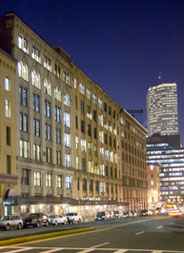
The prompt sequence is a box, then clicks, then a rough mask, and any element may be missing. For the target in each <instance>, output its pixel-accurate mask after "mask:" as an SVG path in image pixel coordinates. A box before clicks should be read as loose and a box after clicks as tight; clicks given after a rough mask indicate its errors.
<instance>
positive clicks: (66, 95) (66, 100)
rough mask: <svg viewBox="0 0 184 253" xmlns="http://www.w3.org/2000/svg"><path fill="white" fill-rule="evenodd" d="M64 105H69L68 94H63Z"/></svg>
mask: <svg viewBox="0 0 184 253" xmlns="http://www.w3.org/2000/svg"><path fill="white" fill-rule="evenodd" d="M64 105H66V106H70V96H69V94H65V95H64Z"/></svg>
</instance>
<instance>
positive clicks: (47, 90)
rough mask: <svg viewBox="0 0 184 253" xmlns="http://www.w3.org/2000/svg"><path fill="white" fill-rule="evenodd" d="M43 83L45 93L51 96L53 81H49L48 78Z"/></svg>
mask: <svg viewBox="0 0 184 253" xmlns="http://www.w3.org/2000/svg"><path fill="white" fill-rule="evenodd" d="M43 85H44V93H46V94H48V95H49V96H51V82H50V81H48V80H47V79H45V80H44V81H43Z"/></svg>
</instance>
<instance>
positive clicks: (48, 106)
mask: <svg viewBox="0 0 184 253" xmlns="http://www.w3.org/2000/svg"><path fill="white" fill-rule="evenodd" d="M44 115H45V116H46V117H48V118H51V103H50V102H49V101H47V100H45V107H44Z"/></svg>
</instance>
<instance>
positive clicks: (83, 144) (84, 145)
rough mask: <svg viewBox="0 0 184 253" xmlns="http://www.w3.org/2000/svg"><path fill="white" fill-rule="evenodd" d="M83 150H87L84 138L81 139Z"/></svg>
mask: <svg viewBox="0 0 184 253" xmlns="http://www.w3.org/2000/svg"><path fill="white" fill-rule="evenodd" d="M81 151H82V152H85V151H86V141H85V140H84V139H81Z"/></svg>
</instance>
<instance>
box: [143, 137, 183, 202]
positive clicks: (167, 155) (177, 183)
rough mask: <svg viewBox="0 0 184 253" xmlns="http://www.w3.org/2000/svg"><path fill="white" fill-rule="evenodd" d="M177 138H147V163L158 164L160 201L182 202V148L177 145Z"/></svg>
mask: <svg viewBox="0 0 184 253" xmlns="http://www.w3.org/2000/svg"><path fill="white" fill-rule="evenodd" d="M174 139H175V140H176V141H174ZM178 140H179V138H178V136H160V138H159V135H153V136H152V137H148V138H147V165H150V166H154V165H158V166H159V171H160V174H159V177H160V195H161V199H160V200H161V201H162V203H182V202H183V200H184V148H180V145H177V142H178V144H179V141H178Z"/></svg>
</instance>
